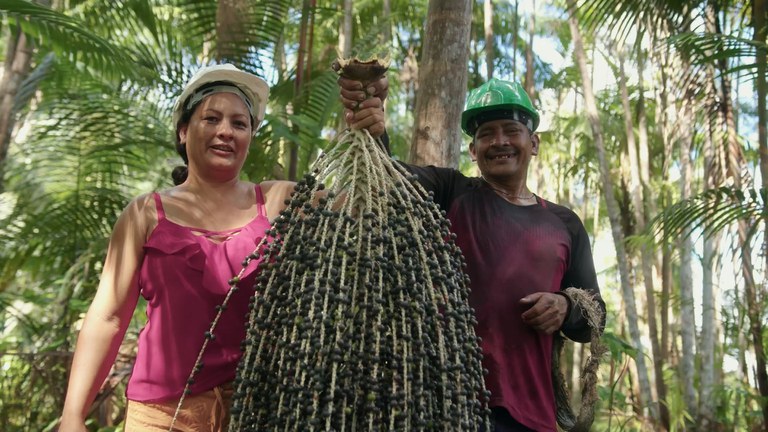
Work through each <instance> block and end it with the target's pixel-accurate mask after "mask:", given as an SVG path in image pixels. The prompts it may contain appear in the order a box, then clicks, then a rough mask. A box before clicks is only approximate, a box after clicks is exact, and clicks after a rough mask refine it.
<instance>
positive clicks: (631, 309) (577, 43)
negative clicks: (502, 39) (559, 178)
mask: <svg viewBox="0 0 768 432" xmlns="http://www.w3.org/2000/svg"><path fill="white" fill-rule="evenodd" d="M568 9H569V11H570V12H569V16H568V24H569V27H570V29H571V36H572V38H573V46H574V55H575V57H576V63H577V64H578V67H579V71H580V72H581V80H582V85H583V89H584V102H585V105H586V111H587V117H588V120H589V124H590V127H591V129H592V138H593V140H594V143H595V147H596V150H597V157H598V160H599V164H600V166H599V168H600V180H601V182H602V186H603V188H602V189H603V198H605V203H606V207H607V209H608V219H609V220H610V223H611V233H612V235H613V243H614V247H615V248H616V260H617V263H618V266H619V275H620V279H621V290H622V297H623V299H624V303H625V307H626V312H627V325H628V327H629V332H630V336H631V337H632V342H633V344H634V347H635V349H637V351H638V353H637V356H636V358H635V364H636V366H637V373H638V384H639V386H640V398H641V400H640V403H641V406H643V407H647V408H649V409H650V414H651V417H652V418H653V419H656V418H657V415H656V409H655V407H654V406H653V405H652V397H651V386H650V381H649V380H648V369H647V368H646V366H645V353H644V349H643V341H642V338H641V336H640V328H639V327H638V316H637V309H636V304H635V293H634V291H633V289H632V285H631V283H630V280H629V263H628V260H627V252H626V249H625V247H624V235H623V233H622V228H621V220H620V219H621V215H620V211H619V206H618V203H617V202H616V197H615V196H614V192H613V182H612V180H611V173H610V167H609V165H608V161H607V156H606V152H605V146H604V144H603V131H602V126H601V124H600V116H599V114H598V112H597V104H596V103H595V96H594V94H593V92H592V83H591V75H590V73H589V69H588V67H587V61H586V54H585V52H584V45H583V42H582V40H581V32H580V30H579V27H578V22H577V18H576V15H575V13H576V12H575V11H576V4H575V0H568Z"/></svg>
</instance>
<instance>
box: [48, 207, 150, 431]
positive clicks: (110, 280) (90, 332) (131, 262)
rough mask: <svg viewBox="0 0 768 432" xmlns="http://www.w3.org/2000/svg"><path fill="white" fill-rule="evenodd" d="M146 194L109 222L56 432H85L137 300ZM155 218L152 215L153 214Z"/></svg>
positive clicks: (144, 229) (144, 234) (146, 217)
mask: <svg viewBox="0 0 768 432" xmlns="http://www.w3.org/2000/svg"><path fill="white" fill-rule="evenodd" d="M149 202H151V199H149V196H148V195H147V196H143V197H139V198H137V199H135V200H134V201H132V202H131V203H130V204H129V205H128V206H127V207H126V208H125V210H123V213H122V214H121V215H120V217H119V218H118V220H117V222H116V223H115V227H114V229H113V231H112V238H111V239H110V242H109V248H108V249H107V257H106V260H105V262H104V269H103V271H102V273H101V279H100V282H99V287H98V289H97V291H96V296H95V298H94V299H93V302H92V303H91V306H90V307H89V308H88V313H87V314H86V316H85V320H84V321H83V326H82V328H81V330H80V334H79V336H78V338H77V345H76V348H75V356H74V359H73V361H72V370H71V373H70V377H69V385H68V388H67V396H66V399H65V401H64V409H63V412H62V419H61V426H60V428H59V431H61V432H67V431H85V430H86V429H85V424H84V422H85V417H86V415H87V413H88V410H89V408H90V405H91V403H93V400H94V398H95V397H96V394H97V393H98V391H99V389H100V388H101V385H102V384H103V383H104V380H105V379H106V377H107V374H108V373H109V371H110V369H111V368H112V365H113V363H114V361H115V358H116V356H117V351H118V349H119V348H120V344H121V343H122V341H123V337H124V336H125V332H126V330H127V328H128V324H129V323H130V321H131V317H132V316H133V312H134V309H135V308H136V303H137V302H138V299H139V287H138V269H139V267H140V265H141V262H142V260H143V258H144V250H143V246H144V243H145V241H146V238H147V235H148V226H149V224H148V223H147V220H148V218H150V217H153V215H154V214H155V213H154V210H153V209H149V212H150V213H151V215H148V214H147V210H148V209H147V208H146V207H147V204H148V203H149ZM154 217H155V219H156V216H154Z"/></svg>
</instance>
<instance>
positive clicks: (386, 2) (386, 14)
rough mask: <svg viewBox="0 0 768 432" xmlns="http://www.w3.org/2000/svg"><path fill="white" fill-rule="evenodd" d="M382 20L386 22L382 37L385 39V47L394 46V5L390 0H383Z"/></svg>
mask: <svg viewBox="0 0 768 432" xmlns="http://www.w3.org/2000/svg"><path fill="white" fill-rule="evenodd" d="M381 18H382V19H383V20H384V31H383V32H382V35H381V37H382V38H383V39H384V41H383V42H384V46H385V47H387V48H389V47H391V46H392V5H391V4H390V0H383V1H382V3H381Z"/></svg>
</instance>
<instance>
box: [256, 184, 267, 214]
mask: <svg viewBox="0 0 768 432" xmlns="http://www.w3.org/2000/svg"><path fill="white" fill-rule="evenodd" d="M254 190H255V191H256V209H257V210H258V212H259V216H266V211H265V210H264V204H265V201H264V193H263V192H262V191H261V185H260V184H258V183H256V185H255V186H254Z"/></svg>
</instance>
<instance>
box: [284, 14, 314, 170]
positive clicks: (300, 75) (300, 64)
mask: <svg viewBox="0 0 768 432" xmlns="http://www.w3.org/2000/svg"><path fill="white" fill-rule="evenodd" d="M314 3H315V0H304V1H303V4H302V8H301V24H300V26H299V49H298V53H297V56H296V81H294V87H293V88H294V98H293V109H294V113H296V114H298V113H301V110H302V106H303V105H304V103H303V100H302V89H303V87H304V80H305V79H306V78H307V77H306V76H305V75H306V63H307V60H306V58H307V56H308V53H309V52H310V50H311V49H312V47H311V46H309V42H308V41H309V36H308V34H309V25H310V24H309V23H310V15H311V14H312V10H313V8H314ZM298 127H299V126H298V125H296V124H294V126H293V129H294V133H295V134H296V136H298V132H299V131H298ZM288 154H289V156H288V158H289V161H288V179H289V180H296V178H297V171H298V165H299V143H298V142H296V141H295V140H293V141H291V146H290V149H289V153H288Z"/></svg>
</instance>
